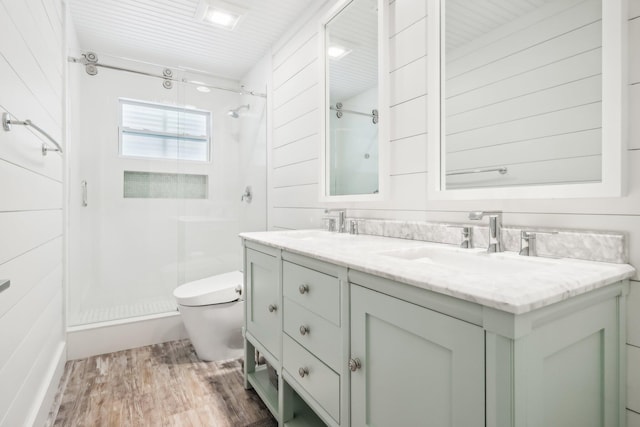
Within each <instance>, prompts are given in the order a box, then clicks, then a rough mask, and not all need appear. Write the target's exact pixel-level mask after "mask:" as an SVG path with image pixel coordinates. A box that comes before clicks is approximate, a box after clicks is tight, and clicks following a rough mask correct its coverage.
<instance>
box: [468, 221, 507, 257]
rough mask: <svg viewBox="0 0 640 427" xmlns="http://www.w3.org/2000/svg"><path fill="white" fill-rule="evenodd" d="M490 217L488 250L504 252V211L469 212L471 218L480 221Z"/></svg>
mask: <svg viewBox="0 0 640 427" xmlns="http://www.w3.org/2000/svg"><path fill="white" fill-rule="evenodd" d="M485 216H488V217H489V246H488V247H487V252H489V253H491V252H502V212H500V211H473V212H469V219H472V220H476V221H479V220H481V219H482V218H484V217H485Z"/></svg>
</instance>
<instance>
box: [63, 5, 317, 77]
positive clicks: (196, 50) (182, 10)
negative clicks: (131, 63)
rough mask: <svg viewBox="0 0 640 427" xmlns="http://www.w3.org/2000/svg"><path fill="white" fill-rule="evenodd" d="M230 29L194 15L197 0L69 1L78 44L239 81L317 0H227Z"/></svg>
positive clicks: (85, 49) (104, 51) (93, 49)
mask: <svg viewBox="0 0 640 427" xmlns="http://www.w3.org/2000/svg"><path fill="white" fill-rule="evenodd" d="M228 3H233V4H236V5H238V6H241V7H244V8H246V9H248V10H249V12H248V13H247V15H246V16H245V17H244V18H243V20H242V21H241V22H240V24H239V25H238V26H237V28H236V29H235V30H234V31H228V30H224V29H219V28H216V27H213V26H211V25H208V24H205V23H204V22H202V21H197V20H195V19H194V16H195V13H196V9H197V7H198V0H70V1H69V7H70V12H71V19H72V20H73V24H74V26H75V29H76V32H77V35H78V41H79V44H80V48H81V49H82V50H84V51H88V50H92V51H95V52H96V53H98V55H100V54H109V55H114V56H122V57H127V58H134V59H137V60H140V61H146V62H151V63H156V64H160V65H167V66H172V67H184V68H190V69H195V70H200V71H206V72H208V73H212V74H215V75H217V76H220V77H226V78H231V79H235V80H239V79H240V78H241V77H242V76H244V75H245V73H247V71H249V70H250V69H251V67H252V66H253V65H254V64H256V63H257V62H258V61H259V60H260V59H261V58H262V57H263V56H264V55H265V54H266V52H267V49H269V47H270V46H271V45H273V44H274V43H275V42H276V41H278V39H279V38H280V37H281V36H282V35H283V34H284V33H286V31H287V30H288V29H289V28H291V27H292V26H293V25H294V24H295V22H296V19H297V18H298V17H299V16H300V15H301V14H302V13H303V12H304V11H305V10H306V9H308V8H310V7H315V5H319V4H320V3H321V1H320V0H230V1H228Z"/></svg>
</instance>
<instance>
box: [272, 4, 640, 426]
mask: <svg viewBox="0 0 640 427" xmlns="http://www.w3.org/2000/svg"><path fill="white" fill-rule="evenodd" d="M426 1H427V0H395V1H392V2H391V3H390V10H389V12H390V16H389V19H390V39H389V69H390V75H389V79H390V81H389V84H390V94H389V99H390V110H391V111H390V114H391V117H390V122H391V123H390V125H391V129H390V134H391V136H390V139H391V141H390V151H389V156H390V157H389V164H390V168H389V169H390V170H389V172H390V175H389V187H390V194H389V197H388V198H387V200H386V201H384V202H376V203H370V204H367V205H363V206H361V207H359V208H356V209H350V210H349V215H352V216H361V217H369V218H388V219H403V220H425V221H453V222H467V221H468V220H467V214H468V212H469V211H471V210H478V209H480V210H491V209H499V210H502V211H503V212H504V221H505V224H507V225H525V226H526V225H528V226H533V227H558V228H578V229H594V230H613V231H622V232H627V233H628V236H629V250H630V262H631V264H632V265H634V266H636V267H637V268H640V121H638V120H637V117H638V114H640V0H629V51H630V56H629V82H630V85H629V98H630V120H629V123H630V129H629V130H630V139H629V147H628V151H627V156H626V157H627V160H628V162H629V168H628V170H629V176H628V183H629V190H628V193H627V195H626V197H622V198H614V199H565V200H554V199H546V200H545V199H543V200H475V201H431V200H428V199H427V191H426V190H427V187H426V184H427V155H426V152H427V135H426V132H427V126H426V116H427V113H426V105H427V102H426V68H427V67H426V54H427V49H426V23H427V20H426ZM332 4H333V1H330V2H328V3H327V4H325V6H324V8H323V9H322V10H320V11H318V12H317V13H316V14H315V15H313V16H310V17H308V19H307V20H306V22H305V23H304V25H301V26H300V28H298V29H297V30H296V31H292V32H291V33H290V34H288V35H286V36H285V37H284V38H283V39H282V40H281V41H280V42H279V43H278V44H276V45H275V46H274V47H273V60H272V65H273V97H272V99H273V145H272V152H271V164H270V168H271V176H272V179H271V181H270V182H271V184H270V186H271V188H270V190H271V193H270V195H271V197H270V201H269V213H270V215H269V228H270V229H272V230H279V229H298V228H312V227H321V226H322V220H321V218H322V216H323V209H324V207H325V206H324V205H322V204H321V203H319V202H318V193H319V191H318V177H319V171H318V168H319V166H320V165H319V159H318V154H319V152H320V145H319V144H320V140H319V126H320V120H319V118H320V113H319V112H318V106H319V103H320V98H319V97H320V89H319V76H320V71H319V61H318V29H319V24H318V20H319V19H320V18H321V17H322V16H323V15H324V14H325V13H326V11H327V10H328V8H329V7H330V6H331V5H332ZM381 120H383V119H381ZM639 278H640V276H638V275H636V277H635V280H636V281H632V283H631V288H632V291H631V294H630V297H629V305H628V317H629V319H628V337H627V338H628V343H629V345H628V346H627V350H628V356H629V357H628V359H629V373H628V398H627V401H628V404H627V406H628V408H630V409H631V410H630V411H629V412H628V418H629V422H630V423H629V425H630V426H631V427H640V282H638V281H637V280H638V279H639ZM634 411H635V412H634Z"/></svg>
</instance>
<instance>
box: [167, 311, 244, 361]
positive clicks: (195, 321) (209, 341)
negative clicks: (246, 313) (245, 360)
mask: <svg viewBox="0 0 640 427" xmlns="http://www.w3.org/2000/svg"><path fill="white" fill-rule="evenodd" d="M178 310H179V311H180V314H181V315H182V321H183V322H184V326H185V329H186V330H187V334H188V335H189V339H190V340H191V343H192V344H193V347H194V348H195V350H196V354H197V355H198V358H199V359H201V360H204V361H207V362H210V361H218V360H227V359H236V358H238V357H241V356H242V354H243V340H242V323H243V310H244V301H234V302H230V303H226V304H213V305H205V306H199V307H189V306H183V305H178Z"/></svg>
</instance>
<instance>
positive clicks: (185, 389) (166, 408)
mask: <svg viewBox="0 0 640 427" xmlns="http://www.w3.org/2000/svg"><path fill="white" fill-rule="evenodd" d="M58 394H59V395H58V402H59V404H60V405H59V409H58V411H57V414H56V413H54V412H55V409H54V410H53V411H52V414H50V420H49V423H48V424H49V425H53V426H91V427H93V426H113V427H125V426H193V427H199V426H220V427H226V426H229V427H238V426H251V427H271V426H276V425H277V423H276V421H275V419H274V418H273V417H272V416H271V413H270V412H269V410H268V409H267V408H266V407H265V406H264V404H263V403H262V401H261V400H260V398H259V397H258V396H257V395H256V394H255V392H254V391H253V390H245V389H244V388H243V380H242V363H241V361H240V360H230V361H223V362H202V361H200V360H199V359H198V358H197V357H196V354H195V351H194V350H193V347H192V346H191V343H190V342H189V340H181V341H172V342H167V343H163V344H157V345H151V346H147V347H141V348H137V349H133V350H126V351H119V352H116V353H109V354H104V355H101V356H94V357H89V358H87V359H81V360H73V361H69V362H67V364H66V366H65V372H64V375H63V378H62V381H61V383H60V388H59V391H58ZM56 406H57V405H56Z"/></svg>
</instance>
